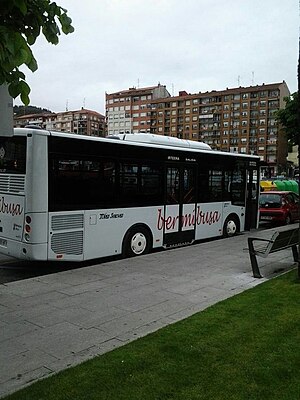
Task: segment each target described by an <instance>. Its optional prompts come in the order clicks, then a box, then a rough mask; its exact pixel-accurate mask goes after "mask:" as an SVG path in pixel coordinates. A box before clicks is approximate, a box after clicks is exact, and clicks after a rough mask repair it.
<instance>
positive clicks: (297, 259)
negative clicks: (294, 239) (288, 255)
mask: <svg viewBox="0 0 300 400" xmlns="http://www.w3.org/2000/svg"><path fill="white" fill-rule="evenodd" d="M292 252H293V257H294V261H295V262H298V261H299V258H298V249H297V245H295V246H292Z"/></svg>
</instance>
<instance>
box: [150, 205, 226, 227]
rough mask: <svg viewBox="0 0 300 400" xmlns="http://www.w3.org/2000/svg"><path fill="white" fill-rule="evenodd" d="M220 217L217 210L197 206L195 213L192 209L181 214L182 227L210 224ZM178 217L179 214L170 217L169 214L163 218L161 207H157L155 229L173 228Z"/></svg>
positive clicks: (217, 220)
mask: <svg viewBox="0 0 300 400" xmlns="http://www.w3.org/2000/svg"><path fill="white" fill-rule="evenodd" d="M220 218H221V213H220V212H219V211H216V210H215V211H202V210H201V208H200V206H198V207H197V210H196V214H195V210H193V211H192V212H191V213H189V214H184V215H182V216H181V223H182V227H189V226H194V225H195V222H196V225H212V224H215V223H216V222H219V221H220ZM178 219H179V216H178V215H177V216H175V217H172V216H171V215H169V216H168V217H166V218H164V217H163V215H162V210H161V208H159V209H158V218H157V229H158V230H162V229H163V228H165V230H166V231H169V230H171V229H174V228H175V226H176V223H177V221H178Z"/></svg>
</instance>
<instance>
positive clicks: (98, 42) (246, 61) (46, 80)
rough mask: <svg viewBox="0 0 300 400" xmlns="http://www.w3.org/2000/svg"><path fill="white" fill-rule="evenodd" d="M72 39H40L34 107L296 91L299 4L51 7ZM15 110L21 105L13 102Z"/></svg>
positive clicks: (202, 0)
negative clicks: (140, 95)
mask: <svg viewBox="0 0 300 400" xmlns="http://www.w3.org/2000/svg"><path fill="white" fill-rule="evenodd" d="M57 4H59V5H60V6H62V7H64V8H66V9H67V10H68V15H69V16H70V17H71V18H72V20H73V26H74V28H75V32H74V33H72V34H70V35H67V36H66V35H61V36H60V43H59V44H58V45H57V46H53V45H51V44H48V43H47V41H46V40H45V39H44V37H40V38H39V39H38V41H37V43H36V44H35V45H34V46H33V53H34V55H35V57H36V59H37V61H38V65H39V68H38V70H37V71H36V72H35V73H33V74H32V73H31V72H30V71H29V70H27V69H23V70H24V72H25V73H26V76H27V81H28V83H29V85H30V86H31V95H30V98H31V102H30V103H31V104H32V105H36V106H39V107H44V108H48V109H50V110H51V111H54V112H59V111H65V110H66V107H68V109H69V110H77V109H80V108H81V107H85V108H88V109H91V110H95V111H98V112H100V113H102V114H105V92H107V93H113V92H116V91H119V90H124V89H128V88H129V87H133V86H135V87H145V86H154V85H157V83H158V82H160V83H161V84H163V85H166V87H167V89H168V91H169V92H170V94H171V95H178V92H179V91H180V90H186V91H187V92H188V93H198V92H205V91H211V90H223V89H226V88H227V87H228V88H233V87H237V86H250V85H253V84H254V85H260V84H262V83H274V82H282V81H283V80H285V81H286V83H287V85H288V87H289V89H290V91H291V93H293V92H295V91H296V90H297V64H298V54H299V49H298V42H299V0H98V1H97V0H57ZM15 104H21V102H20V100H16V102H15Z"/></svg>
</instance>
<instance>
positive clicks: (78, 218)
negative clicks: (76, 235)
mask: <svg viewBox="0 0 300 400" xmlns="http://www.w3.org/2000/svg"><path fill="white" fill-rule="evenodd" d="M82 228H83V214H69V215H53V216H52V217H51V229H52V230H53V231H59V230H65V229H82Z"/></svg>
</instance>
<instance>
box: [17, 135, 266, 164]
mask: <svg viewBox="0 0 300 400" xmlns="http://www.w3.org/2000/svg"><path fill="white" fill-rule="evenodd" d="M28 134H30V135H41V136H56V137H64V138H66V139H70V138H72V139H75V140H76V139H77V140H78V139H81V140H89V141H97V142H106V143H107V142H108V141H109V142H112V141H113V140H115V141H116V142H117V143H118V144H121V143H122V144H124V145H131V146H144V147H155V148H161V149H170V148H172V149H175V150H179V151H180V150H181V151H190V152H197V153H213V154H215V155H221V156H233V157H234V156H235V157H236V156H239V157H245V158H249V157H250V158H253V159H254V160H259V156H256V155H252V154H242V153H231V152H224V151H220V150H213V149H212V148H211V147H210V146H209V145H208V144H206V143H203V142H196V141H193V140H185V139H178V138H175V137H171V136H163V135H155V134H151V133H127V134H117V135H111V136H107V137H105V138H103V137H98V136H87V135H79V134H76V133H69V132H59V131H48V130H43V129H35V128H14V135H15V136H27V135H28Z"/></svg>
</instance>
